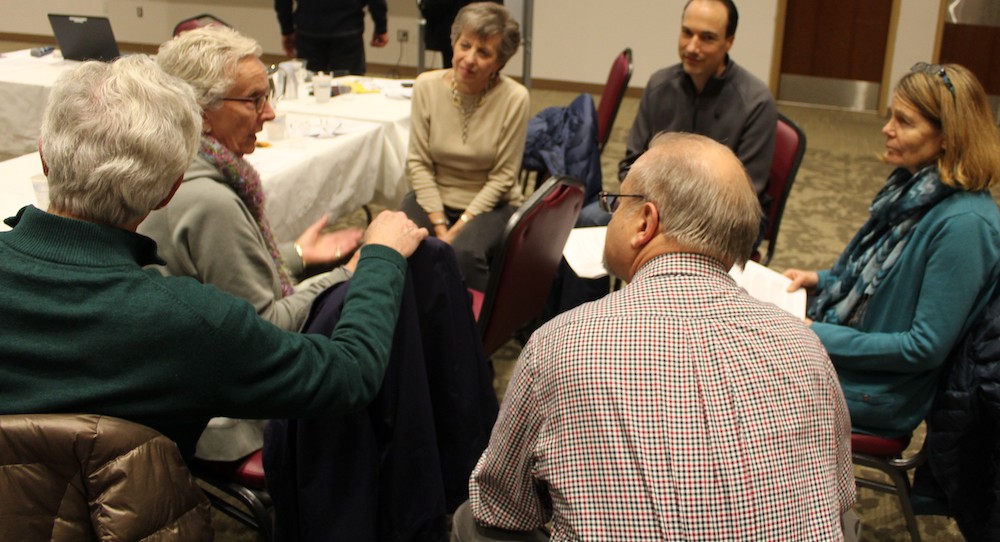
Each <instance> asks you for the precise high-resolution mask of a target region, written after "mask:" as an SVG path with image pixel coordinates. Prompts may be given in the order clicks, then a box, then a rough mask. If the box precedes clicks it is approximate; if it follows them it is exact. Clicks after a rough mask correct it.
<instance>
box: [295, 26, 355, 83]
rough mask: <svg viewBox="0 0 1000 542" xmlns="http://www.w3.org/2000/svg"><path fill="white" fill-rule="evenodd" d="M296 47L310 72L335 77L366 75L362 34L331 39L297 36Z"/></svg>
mask: <svg viewBox="0 0 1000 542" xmlns="http://www.w3.org/2000/svg"><path fill="white" fill-rule="evenodd" d="M295 47H296V49H298V55H299V58H302V59H305V61H306V69H307V70H309V71H312V72H326V73H330V74H333V75H346V74H347V73H350V74H351V75H364V74H365V69H366V66H365V41H364V36H363V35H362V34H352V35H349V36H335V37H329V38H316V37H311V36H303V35H302V34H296V35H295ZM338 72H339V73H338Z"/></svg>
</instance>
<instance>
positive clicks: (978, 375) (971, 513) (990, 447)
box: [914, 295, 1000, 542]
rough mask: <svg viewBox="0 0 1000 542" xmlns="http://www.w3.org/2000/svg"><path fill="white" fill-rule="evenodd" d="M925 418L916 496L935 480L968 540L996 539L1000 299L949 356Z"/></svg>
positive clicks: (999, 526)
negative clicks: (924, 460)
mask: <svg viewBox="0 0 1000 542" xmlns="http://www.w3.org/2000/svg"><path fill="white" fill-rule="evenodd" d="M949 364H950V369H949V371H948V373H947V375H946V378H945V379H944V382H943V388H942V390H941V391H940V393H939V394H938V396H937V398H936V400H935V403H934V407H933V409H932V410H931V414H930V416H929V418H928V420H927V425H928V431H927V440H926V442H925V445H924V446H925V452H926V453H927V467H928V468H929V470H930V474H931V476H930V477H927V476H926V475H927V473H926V472H924V473H922V474H923V475H924V476H918V477H917V483H916V485H915V486H914V492H915V493H917V494H922V495H927V494H931V495H933V494H934V493H936V492H935V488H933V487H932V486H933V482H935V481H936V482H937V485H938V486H939V488H940V490H941V491H942V492H943V494H944V496H945V497H946V500H947V504H948V511H949V513H950V515H952V516H953V517H954V518H955V522H956V523H958V527H959V529H960V530H961V531H962V534H963V535H964V536H965V538H966V540H968V541H969V542H976V541H980V540H982V541H995V540H1000V499H997V495H998V492H1000V468H998V464H997V459H996V458H997V457H1000V296H996V295H995V296H994V298H993V301H992V302H991V303H990V305H989V306H988V307H987V308H986V310H985V311H984V312H983V315H982V317H981V318H980V320H979V321H978V322H977V323H976V324H975V325H974V326H973V328H972V329H971V330H970V331H969V333H968V334H967V335H966V338H965V340H964V341H963V342H962V343H961V344H960V345H959V346H958V347H957V348H956V349H955V350H954V351H953V352H952V354H951V356H950V359H949Z"/></svg>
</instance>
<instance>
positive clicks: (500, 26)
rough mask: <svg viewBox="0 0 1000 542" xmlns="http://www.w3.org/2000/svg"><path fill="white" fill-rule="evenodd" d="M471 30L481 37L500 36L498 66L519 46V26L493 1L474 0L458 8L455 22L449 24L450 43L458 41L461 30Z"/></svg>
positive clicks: (504, 64) (512, 54)
mask: <svg viewBox="0 0 1000 542" xmlns="http://www.w3.org/2000/svg"><path fill="white" fill-rule="evenodd" d="M466 31H468V32H471V33H473V34H475V35H477V36H479V37H480V38H481V39H485V38H489V37H492V36H500V46H499V48H498V49H499V50H498V51H497V61H498V62H500V67H501V68H503V67H504V66H506V65H507V61H508V60H510V57H512V56H514V54H515V53H517V48H518V47H520V46H521V28H520V25H518V24H517V21H516V20H514V18H513V17H511V15H510V12H509V11H507V10H506V9H505V8H504V7H503V6H501V5H500V4H495V3H493V2H476V3H474V4H469V5H467V6H465V7H463V8H462V9H460V10H458V15H456V16H455V22H453V23H452V24H451V44H452V46H454V45H455V43H457V42H458V38H459V36H461V35H462V32H466Z"/></svg>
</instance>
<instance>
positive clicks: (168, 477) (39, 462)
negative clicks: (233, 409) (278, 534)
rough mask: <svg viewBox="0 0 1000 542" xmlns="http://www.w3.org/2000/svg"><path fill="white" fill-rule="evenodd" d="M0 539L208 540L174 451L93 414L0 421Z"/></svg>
mask: <svg viewBox="0 0 1000 542" xmlns="http://www.w3.org/2000/svg"><path fill="white" fill-rule="evenodd" d="M0 509H2V510H3V516H4V517H5V518H7V519H12V518H17V520H16V521H14V520H12V521H0V540H42V539H44V540H50V539H51V540H97V539H98V538H100V539H101V540H111V539H114V540H139V539H145V538H146V537H148V536H150V535H151V534H152V533H157V534H158V535H159V537H158V538H157V540H211V539H212V537H213V531H212V526H211V521H212V517H211V508H210V507H209V503H208V500H207V499H206V498H205V495H204V494H203V493H202V491H201V489H200V488H199V487H198V484H197V483H196V482H195V480H194V477H193V476H192V475H191V473H190V472H189V471H188V468H187V466H186V465H185V464H184V459H183V458H182V457H181V454H180V451H179V450H178V449H177V445H176V444H174V442H173V441H171V440H170V439H168V438H167V437H165V436H163V435H161V434H160V433H158V432H156V431H155V430H153V429H150V428H149V427H146V426H144V425H140V424H137V423H133V422H129V421H126V420H121V419H118V418H112V417H109V416H100V415H96V414H24V415H4V416H0Z"/></svg>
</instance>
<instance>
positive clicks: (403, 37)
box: [396, 28, 410, 43]
mask: <svg viewBox="0 0 1000 542" xmlns="http://www.w3.org/2000/svg"><path fill="white" fill-rule="evenodd" d="M396 40H398V41H399V43H406V42H408V41H410V31H409V30H406V29H403V28H400V29H399V30H397V31H396Z"/></svg>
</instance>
